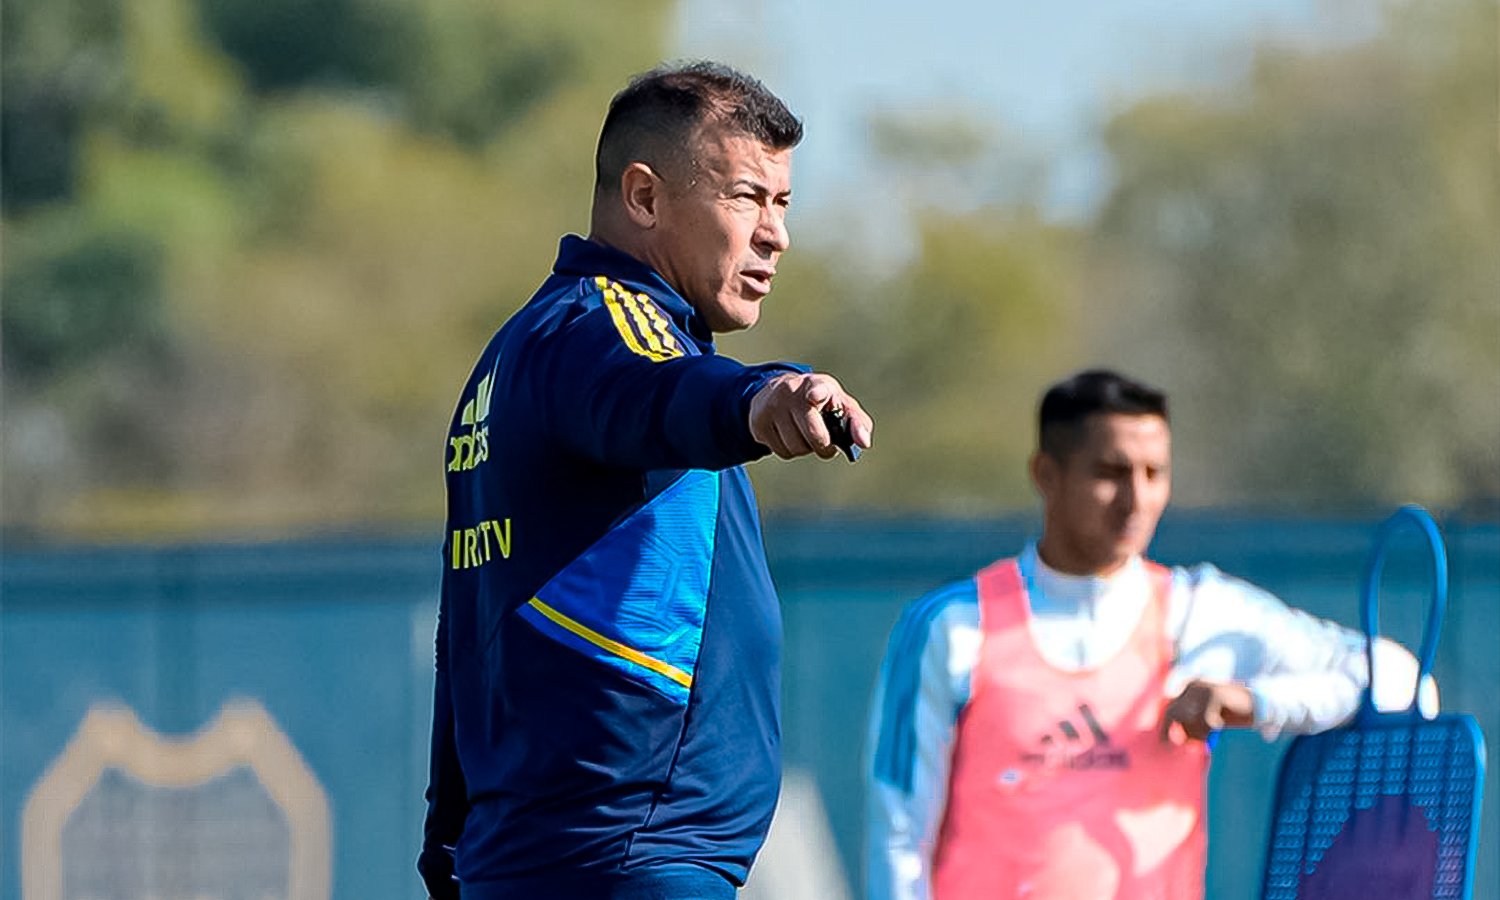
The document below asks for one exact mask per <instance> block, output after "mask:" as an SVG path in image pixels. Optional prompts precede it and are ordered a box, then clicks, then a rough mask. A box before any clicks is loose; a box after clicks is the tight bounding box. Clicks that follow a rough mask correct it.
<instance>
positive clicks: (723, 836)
mask: <svg viewBox="0 0 1500 900" xmlns="http://www.w3.org/2000/svg"><path fill="white" fill-rule="evenodd" d="M794 371H803V369H802V367H800V366H792V365H788V364H782V363H776V364H770V365H762V366H744V365H741V364H740V363H738V362H735V361H733V360H731V359H728V358H726V357H723V356H718V355H716V354H715V352H714V345H713V342H712V336H711V335H710V333H709V332H708V330H707V329H706V327H705V326H704V324H703V323H702V321H701V320H700V319H698V318H697V317H696V315H695V314H694V312H693V310H692V308H691V307H690V306H689V305H688V304H687V302H686V301H684V300H683V299H682V298H681V297H680V296H678V295H677V293H676V292H675V291H673V290H672V288H671V287H669V286H668V285H667V283H666V282H665V281H664V280H662V278H661V277H660V276H659V275H657V274H656V273H655V272H654V271H652V270H651V269H650V268H649V267H647V266H645V265H644V264H642V263H640V262H638V261H636V260H635V259H633V258H632V257H629V256H627V255H625V254H623V253H620V252H618V251H615V250H613V249H611V248H608V247H605V246H602V245H599V244H595V243H592V242H590V241H587V240H584V239H582V238H579V237H576V236H568V237H565V238H564V239H563V240H562V244H561V247H560V250H559V254H558V258H557V262H556V264H555V266H554V271H553V274H552V276H551V277H550V278H548V279H547V281H546V282H545V283H544V284H543V285H542V286H541V288H540V289H539V290H538V291H537V292H536V294H535V295H534V296H533V297H532V298H531V300H530V301H529V302H528V303H527V304H526V306H524V307H523V308H522V309H521V310H520V311H518V312H517V313H516V314H515V315H514V316H513V317H512V318H511V319H510V320H509V321H508V322H507V323H506V324H505V325H504V326H503V327H502V328H501V329H500V331H499V332H498V333H496V335H495V337H494V338H493V339H492V340H491V341H490V343H489V346H488V347H487V348H486V349H485V351H484V354H483V355H482V356H481V357H480V359H479V362H478V364H477V365H476V366H475V369H474V372H473V374H472V375H471V376H470V378H469V381H468V383H467V385H466V386H465V388H464V392H463V395H462V397H461V399H460V401H459V405H458V409H457V410H456V412H455V414H454V418H453V424H452V428H451V430H450V432H449V436H448V450H447V487H448V527H447V539H446V541H445V543H444V548H443V587H442V595H441V601H440V608H439V619H438V634H437V690H436V697H435V703H434V721H433V736H432V767H431V781H430V783H429V786H428V790H427V801H428V811H427V820H426V827H425V840H424V845H423V849H422V854H421V856H420V858H419V860H418V868H419V869H420V870H421V872H422V875H423V878H424V880H425V881H426V882H427V885H428V889H429V891H430V892H431V893H432V895H433V896H434V897H437V898H442V897H445V896H456V883H455V882H454V881H453V878H454V875H455V873H456V877H457V879H458V880H459V881H461V882H462V884H463V893H464V896H465V897H466V898H467V897H480V898H508V897H545V898H547V900H572V898H575V897H576V898H584V897H588V898H599V897H610V896H616V895H623V894H625V893H629V892H628V891H619V890H617V889H618V888H619V887H620V886H621V885H626V886H628V885H631V884H647V885H651V886H659V885H670V884H682V885H690V884H697V883H699V882H702V881H703V880H704V879H707V880H708V881H709V882H713V883H716V884H718V885H719V886H720V887H721V888H723V889H726V890H727V889H728V888H727V883H728V882H733V883H735V884H739V883H742V882H743V881H744V878H745V876H746V874H747V872H748V870H749V866H750V863H751V860H752V859H753V857H754V855H755V853H756V851H757V850H758V849H759V847H760V845H761V842H762V841H763V839H764V836H765V833H766V829H767V827H768V826H769V823H770V818H771V813H772V810H773V808H774V806H775V803H776V795H777V790H778V786H779V783H780V747H779V744H780V724H779V711H778V695H779V692H780V685H779V676H778V667H779V660H780V647H781V617H780V611H779V608H778V606H777V601H776V597H775V592H774V588H773V586H772V584H771V578H770V575H769V573H768V571H767V569H766V563H765V552H764V548H763V546H762V543H761V531H760V522H759V520H758V518H757V514H756V509H755V498H754V494H753V493H752V491H751V487H750V483H749V480H748V479H747V478H746V476H745V473H744V472H743V470H742V469H740V468H739V467H740V465H741V464H743V463H745V462H748V461H750V460H753V459H756V458H759V457H761V456H763V455H765V454H766V452H767V450H766V448H765V447H763V446H761V445H760V444H758V443H756V442H755V441H754V440H753V439H752V438H751V436H750V432H749V426H748V422H747V420H748V412H749V403H750V398H751V397H752V396H753V395H754V393H755V392H756V391H757V390H758V389H759V388H760V387H761V386H762V385H763V384H764V383H765V381H766V380H767V379H769V378H771V377H773V376H775V375H777V374H781V373H783V372H794ZM704 895H705V896H708V895H711V892H709V891H708V890H707V889H706V888H705V892H704Z"/></svg>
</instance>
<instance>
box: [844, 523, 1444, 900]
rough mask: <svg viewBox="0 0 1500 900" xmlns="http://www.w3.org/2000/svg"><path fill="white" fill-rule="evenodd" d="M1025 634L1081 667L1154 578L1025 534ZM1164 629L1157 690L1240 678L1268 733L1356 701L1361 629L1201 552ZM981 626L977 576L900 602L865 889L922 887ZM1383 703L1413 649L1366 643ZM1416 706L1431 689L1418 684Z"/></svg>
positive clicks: (874, 716)
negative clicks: (1088, 566) (1085, 570)
mask: <svg viewBox="0 0 1500 900" xmlns="http://www.w3.org/2000/svg"><path fill="white" fill-rule="evenodd" d="M1019 562H1020V569H1021V576H1022V578H1023V579H1024V581H1025V584H1026V590H1027V596H1028V599H1029V601H1030V605H1031V613H1032V615H1031V620H1030V628H1031V637H1032V640H1033V641H1034V642H1035V644H1036V647H1037V650H1038V652H1039V653H1040V654H1041V655H1042V657H1043V658H1044V659H1046V660H1047V661H1048V662H1049V663H1051V664H1052V665H1054V666H1057V667H1058V668H1061V669H1065V670H1077V669H1083V668H1090V667H1094V666H1097V665H1098V664H1100V663H1102V662H1104V661H1106V660H1108V659H1109V658H1111V657H1112V656H1113V655H1114V654H1116V653H1118V652H1119V651H1120V650H1121V649H1122V648H1123V647H1124V645H1125V643H1126V641H1128V640H1129V638H1130V635H1131V634H1132V633H1133V632H1134V630H1135V628H1136V624H1137V623H1138V622H1139V620H1140V617H1141V615H1142V613H1143V612H1144V611H1145V609H1146V605H1147V604H1148V603H1149V602H1150V601H1151V596H1152V592H1153V591H1154V589H1155V588H1154V585H1153V582H1152V579H1151V576H1150V574H1149V572H1148V570H1147V569H1146V566H1145V565H1144V563H1143V562H1142V561H1141V560H1140V559H1139V558H1137V559H1132V560H1131V561H1130V562H1129V563H1127V564H1126V565H1125V566H1124V567H1122V568H1121V569H1120V570H1118V571H1117V572H1115V573H1112V574H1111V575H1109V576H1107V577H1092V576H1072V575H1065V574H1063V573H1061V572H1057V571H1055V570H1052V569H1050V568H1048V567H1047V566H1046V565H1045V564H1044V563H1043V562H1042V561H1041V559H1040V557H1039V556H1038V555H1037V552H1036V546H1035V544H1032V545H1029V546H1027V547H1026V549H1025V550H1024V551H1023V552H1022V554H1021V556H1020V559H1019ZM1166 631H1167V636H1168V637H1169V638H1170V639H1171V641H1172V646H1173V650H1174V660H1175V661H1174V664H1173V667H1172V670H1171V672H1170V673H1169V675H1168V677H1167V682H1166V694H1167V696H1168V697H1172V696H1176V695H1177V693H1179V692H1180V691H1181V690H1182V688H1183V687H1184V686H1185V685H1186V684H1187V683H1188V682H1189V681H1192V680H1193V679H1195V678H1202V679H1208V680H1212V681H1232V682H1238V683H1240V684H1244V685H1245V686H1247V687H1248V688H1249V689H1250V692H1251V694H1252V696H1253V697H1254V701H1255V726H1256V727H1257V728H1258V729H1260V730H1261V732H1262V733H1263V734H1265V735H1266V736H1267V737H1268V738H1270V737H1274V736H1276V735H1277V734H1280V733H1282V732H1293V733H1311V732H1316V731H1322V730H1325V729H1328V728H1332V727H1334V726H1336V725H1339V724H1341V723H1342V722H1344V721H1345V720H1347V719H1348V718H1349V717H1350V716H1351V715H1353V713H1354V712H1355V711H1356V710H1357V709H1358V706H1359V701H1360V695H1361V693H1362V692H1363V690H1364V687H1365V682H1366V679H1367V674H1366V671H1367V665H1366V660H1365V650H1364V637H1363V635H1361V634H1359V633H1357V632H1354V631H1351V630H1349V629H1346V628H1343V627H1342V626H1339V625H1336V624H1334V623H1331V622H1327V621H1324V620H1321V619H1318V618H1315V617H1313V616H1310V615H1308V614H1307V613H1304V612H1301V611H1298V610H1294V609H1291V608H1290V607H1288V606H1287V605H1286V604H1284V603H1282V602H1281V601H1280V600H1278V599H1277V598H1276V597H1274V596H1272V595H1271V594H1269V593H1267V592H1266V591H1264V590H1261V589H1260V588H1258V587H1255V586H1254V585H1252V584H1249V583H1248V582H1245V581H1242V580H1240V579H1238V578H1233V577H1231V576H1228V575H1225V574H1224V573H1223V572H1220V571H1219V570H1218V569H1217V568H1215V567H1214V566H1212V565H1208V564H1202V565H1198V566H1195V567H1193V568H1183V567H1178V568H1175V569H1173V570H1172V590H1171V596H1170V598H1169V600H1168V604H1167V615H1166ZM981 636H982V632H981V630H980V624H979V603H978V596H977V594H976V591H975V586H974V581H973V579H970V580H968V581H965V582H959V583H956V584H952V585H948V586H946V587H944V588H940V589H939V590H937V591H934V592H932V593H931V594H928V595H927V596H925V597H923V598H922V599H920V600H918V601H917V602H916V603H914V604H912V605H911V606H910V607H908V609H907V612H906V614H905V615H903V617H902V619H901V621H900V622H898V623H897V625H896V629H895V631H894V632H893V633H892V636H891V642H890V646H889V648H888V650H887V652H886V659H885V662H884V663H883V665H882V666H881V672H880V680H879V683H878V684H877V687H876V693H875V698H874V703H873V706H872V712H871V722H870V733H869V741H870V742H869V748H870V752H869V753H868V754H867V755H868V757H869V759H868V760H867V773H866V774H867V776H868V788H869V789H868V792H867V803H868V807H869V808H868V816H867V819H868V833H867V844H866V863H867V865H866V874H867V876H868V882H869V895H868V896H869V897H870V900H929V898H930V875H931V866H932V855H933V850H934V848H935V845H936V841H937V832H938V828H939V826H940V825H941V823H942V818H943V812H944V808H945V804H946V801H947V793H948V787H947V786H948V774H949V765H950V762H951V758H952V752H953V743H954V731H955V725H956V723H957V720H958V715H959V713H960V712H961V711H962V710H963V707H964V705H965V704H966V703H967V702H968V699H969V676H970V673H971V672H972V670H973V668H974V666H975V664H976V663H977V662H978V660H979V645H980V640H981ZM1376 654H1377V656H1378V657H1379V659H1378V662H1377V663H1376V666H1377V671H1379V672H1380V680H1379V682H1378V683H1377V684H1376V685H1375V690H1374V700H1375V704H1376V706H1377V707H1378V708H1381V709H1404V708H1406V707H1407V706H1408V705H1409V704H1410V702H1411V697H1412V690H1413V685H1414V684H1415V682H1416V674H1417V663H1416V660H1415V659H1414V658H1413V657H1412V655H1411V654H1410V653H1408V652H1407V651H1406V650H1405V649H1404V648H1402V647H1401V646H1400V645H1398V644H1395V643H1393V642H1391V641H1387V640H1384V639H1382V640H1381V641H1380V642H1379V643H1377V644H1376ZM1422 705H1423V708H1424V709H1429V708H1430V709H1432V710H1434V711H1435V710H1436V705H1437V700H1436V689H1435V687H1433V686H1431V685H1424V690H1423V695H1422Z"/></svg>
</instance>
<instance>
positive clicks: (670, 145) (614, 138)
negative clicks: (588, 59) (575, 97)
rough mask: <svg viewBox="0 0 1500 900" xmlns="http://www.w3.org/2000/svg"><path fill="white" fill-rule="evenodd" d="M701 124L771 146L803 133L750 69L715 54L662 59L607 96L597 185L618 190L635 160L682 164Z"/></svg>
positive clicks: (781, 146) (664, 166)
mask: <svg viewBox="0 0 1500 900" xmlns="http://www.w3.org/2000/svg"><path fill="white" fill-rule="evenodd" d="M703 124H715V125H720V126H723V127H726V128H728V129H729V130H730V131H733V132H738V133H740V134H744V135H746V136H749V137H753V138H755V139H756V140H758V141H760V142H761V143H762V144H764V145H765V146H767V147H770V148H771V149H773V150H785V149H788V148H790V147H795V146H796V145H797V143H798V142H799V141H801V140H802V123H801V122H800V121H799V120H798V119H797V117H796V116H794V115H792V112H791V110H789V109H787V107H786V104H784V103H782V102H781V100H780V99H779V98H778V97H777V96H776V95H775V94H773V93H771V92H770V90H768V89H767V88H766V86H765V85H763V84H761V83H760V82H759V81H757V80H756V79H754V78H752V77H750V76H749V75H746V74H744V73H743V72H738V71H736V70H734V69H731V68H729V67H728V66H725V65H721V64H719V63H715V62H694V63H688V64H686V65H676V66H660V67H658V68H655V69H652V70H651V71H649V72H645V73H643V74H640V75H637V76H636V77H635V78H633V79H631V81H630V84H628V85H627V86H626V87H625V89H624V90H622V91H620V92H619V93H618V94H616V95H615V98H614V99H613V100H612V101H610V104H609V112H608V114H606V115H605V117H604V126H603V128H602V129H600V132H599V147H598V150H597V151H596V152H595V154H594V178H595V182H594V190H595V191H596V192H600V191H617V190H619V189H620V176H621V175H622V174H624V172H625V167H626V166H628V165H630V164H631V163H632V162H644V163H646V164H647V165H649V166H651V167H652V168H653V169H656V170H657V171H658V172H662V171H663V170H670V171H673V172H674V173H675V172H678V171H681V170H683V169H685V168H686V167H687V164H689V163H690V162H691V156H690V153H691V146H690V142H691V139H692V137H693V131H694V129H696V128H697V127H698V126H699V125H703ZM674 167H676V168H674Z"/></svg>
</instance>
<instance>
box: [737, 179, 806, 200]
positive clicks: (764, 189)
mask: <svg viewBox="0 0 1500 900" xmlns="http://www.w3.org/2000/svg"><path fill="white" fill-rule="evenodd" d="M739 188H749V189H751V190H752V191H755V192H756V193H757V194H766V195H767V196H775V197H790V196H791V195H792V189H791V188H787V189H786V190H784V191H782V192H781V193H779V194H778V193H776V192H774V191H772V190H771V188H770V186H769V185H767V184H765V183H763V182H760V181H757V180H755V179H754V178H736V179H735V180H733V181H731V182H730V183H729V190H731V191H733V190H737V189H739Z"/></svg>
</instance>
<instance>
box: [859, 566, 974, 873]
mask: <svg viewBox="0 0 1500 900" xmlns="http://www.w3.org/2000/svg"><path fill="white" fill-rule="evenodd" d="M978 616H979V613H978V604H977V602H976V601H975V600H974V593H973V583H972V582H968V583H966V584H965V585H961V586H955V587H950V588H945V589H943V590H941V591H938V592H934V593H933V594H930V595H928V596H927V597H924V598H923V599H921V600H919V601H917V602H916V603H914V604H912V605H911V606H910V607H908V608H907V611H906V613H905V614H903V616H902V618H901V620H900V621H899V622H897V624H896V627H895V629H894V630H893V631H892V633H891V638H890V643H889V647H888V648H887V650H886V655H885V660H884V662H883V663H882V665H881V669H880V677H879V680H878V682H877V684H876V690H875V697H874V701H873V705H872V707H871V712H870V726H869V734H868V740H869V743H868V746H867V748H866V749H867V752H866V757H867V758H866V777H867V785H868V790H867V792H866V793H867V797H866V803H867V817H866V835H865V871H866V876H867V877H866V881H867V884H868V887H869V893H868V897H869V900H929V898H930V897H931V892H932V863H933V853H934V851H935V849H936V845H937V837H938V829H939V827H940V826H941V824H942V819H943V813H944V809H945V806H946V801H947V796H948V777H949V774H950V769H951V763H952V754H953V741H954V722H955V721H956V719H957V717H958V712H959V710H960V709H961V708H962V707H963V705H964V703H966V702H967V701H968V696H969V674H970V672H971V671H972V670H973V667H974V664H975V662H976V661H977V657H978V647H979V629H978Z"/></svg>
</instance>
